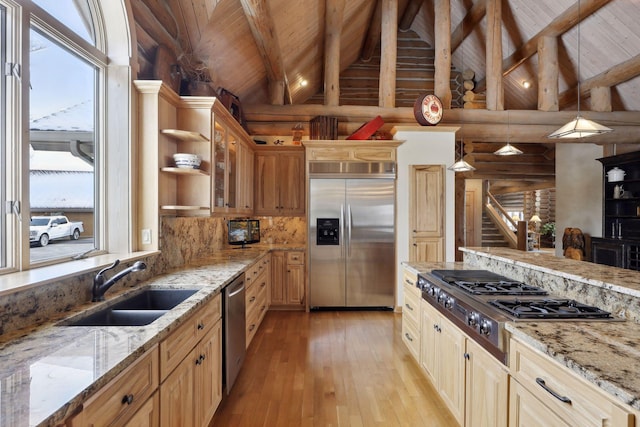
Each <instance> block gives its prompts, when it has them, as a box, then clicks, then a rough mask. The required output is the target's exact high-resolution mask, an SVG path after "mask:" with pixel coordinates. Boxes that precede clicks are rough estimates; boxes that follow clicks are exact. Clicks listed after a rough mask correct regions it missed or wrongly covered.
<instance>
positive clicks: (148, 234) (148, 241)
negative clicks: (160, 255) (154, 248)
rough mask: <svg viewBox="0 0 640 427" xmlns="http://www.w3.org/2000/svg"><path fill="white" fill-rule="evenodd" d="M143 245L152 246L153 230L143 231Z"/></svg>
mask: <svg viewBox="0 0 640 427" xmlns="http://www.w3.org/2000/svg"><path fill="white" fill-rule="evenodd" d="M142 244H143V245H150V244H151V230H149V229H148V228H143V229H142Z"/></svg>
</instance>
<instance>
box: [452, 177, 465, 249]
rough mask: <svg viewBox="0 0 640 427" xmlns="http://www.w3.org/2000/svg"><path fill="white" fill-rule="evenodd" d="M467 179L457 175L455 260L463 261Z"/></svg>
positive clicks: (455, 190)
mask: <svg viewBox="0 0 640 427" xmlns="http://www.w3.org/2000/svg"><path fill="white" fill-rule="evenodd" d="M465 183H466V181H465V177H464V175H463V174H461V173H457V174H455V188H454V197H455V202H454V203H455V205H454V206H455V225H454V227H455V246H456V248H455V260H456V261H462V258H463V257H462V252H460V251H459V250H458V248H460V246H465V245H466V242H465V233H464V229H465V213H466V209H465Z"/></svg>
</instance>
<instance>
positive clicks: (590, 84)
mask: <svg viewBox="0 0 640 427" xmlns="http://www.w3.org/2000/svg"><path fill="white" fill-rule="evenodd" d="M638 76H640V55H637V56H634V57H633V58H631V59H629V60H627V61H624V62H622V63H620V64H618V65H615V66H613V67H611V68H609V69H608V70H607V71H605V72H603V73H600V74H598V75H597V76H594V77H591V78H590V79H587V80H585V81H583V82H581V83H580V97H581V98H582V99H587V98H589V97H590V96H591V90H592V89H594V88H597V87H612V86H616V85H619V84H620V83H624V82H626V81H627V80H631V79H633V78H635V77H638ZM577 100H578V90H577V85H576V86H574V87H572V88H571V89H567V90H566V91H564V92H562V93H561V94H560V96H559V97H558V103H559V105H560V108H561V109H562V108H563V107H566V106H567V105H571V104H573V103H575V102H577Z"/></svg>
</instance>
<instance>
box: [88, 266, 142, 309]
mask: <svg viewBox="0 0 640 427" xmlns="http://www.w3.org/2000/svg"><path fill="white" fill-rule="evenodd" d="M118 264H120V260H119V259H117V260H115V261H114V262H113V264H111V265H110V266H109V267H106V268H103V269H102V270H100V271H99V272H98V274H96V277H94V278H93V289H92V290H93V298H92V299H91V301H93V302H97V301H104V294H105V292H107V291H108V290H109V288H110V287H112V286H113V285H114V284H115V283H116V282H117V281H118V280H120V279H122V278H123V277H124V276H126V275H127V274H129V273H133V272H134V271H141V270H144V269H146V268H147V264H145V263H144V262H142V261H136V262H135V263H134V264H133V265H132V266H131V267H129V268H125V269H124V270H122V271H121V272H119V273H116V274H115V275H114V276H113V277H112V278H111V279H109V280H106V281H105V277H104V273H105V272H106V271H107V270H111V269H113V268H115V267H117V266H118Z"/></svg>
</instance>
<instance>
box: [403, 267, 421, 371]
mask: <svg viewBox="0 0 640 427" xmlns="http://www.w3.org/2000/svg"><path fill="white" fill-rule="evenodd" d="M403 280H404V282H403V298H404V302H403V305H402V341H404V343H405V344H406V346H407V348H408V349H409V352H410V353H411V355H412V356H413V358H414V359H415V360H416V362H418V363H420V331H421V328H420V301H421V299H422V295H421V293H420V291H419V290H418V288H416V283H417V281H418V277H417V276H416V275H415V274H414V273H412V272H410V271H408V270H406V269H405V270H404V273H403Z"/></svg>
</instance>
